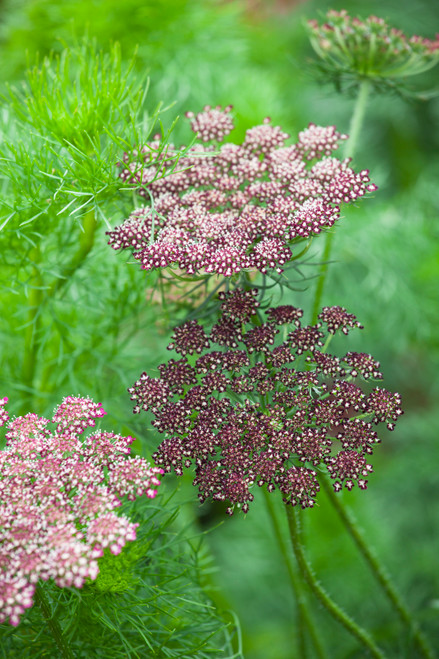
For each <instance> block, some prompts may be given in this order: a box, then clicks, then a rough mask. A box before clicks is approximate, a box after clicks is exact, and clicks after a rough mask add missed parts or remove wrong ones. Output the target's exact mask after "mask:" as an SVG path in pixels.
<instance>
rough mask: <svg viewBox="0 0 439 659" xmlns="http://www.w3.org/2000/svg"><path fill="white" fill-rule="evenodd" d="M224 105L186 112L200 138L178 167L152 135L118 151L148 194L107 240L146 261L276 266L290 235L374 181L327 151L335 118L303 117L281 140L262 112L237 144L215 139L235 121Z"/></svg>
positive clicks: (216, 267)
mask: <svg viewBox="0 0 439 659" xmlns="http://www.w3.org/2000/svg"><path fill="white" fill-rule="evenodd" d="M230 110H231V107H230V106H229V107H227V108H225V109H224V110H221V108H219V107H217V108H215V109H211V108H210V107H209V106H207V107H206V108H205V109H204V111H203V112H201V113H199V114H198V115H193V114H192V113H188V114H187V116H188V117H189V118H190V120H191V126H192V129H193V130H194V132H196V133H197V136H198V139H199V140H201V141H198V142H197V143H195V145H193V146H192V147H191V148H190V149H188V150H187V151H186V152H185V154H184V155H183V156H181V157H180V158H179V160H178V167H177V168H175V163H174V162H173V160H172V156H176V155H177V151H176V150H175V147H174V146H173V145H168V147H167V148H166V149H164V148H163V146H162V145H161V142H160V139H159V137H157V139H155V140H154V141H152V142H149V143H148V144H146V145H145V146H144V147H142V148H141V149H138V150H136V151H135V152H133V153H132V154H125V157H124V163H123V170H122V173H121V177H122V178H123V180H124V181H127V182H131V183H133V184H135V185H136V186H137V187H139V193H140V194H141V195H142V196H143V197H145V199H146V200H148V202H149V203H148V204H147V205H145V206H144V207H143V208H140V209H137V210H135V211H133V212H132V213H131V215H130V216H129V217H128V219H127V220H125V222H123V224H121V225H120V226H118V227H116V228H115V229H114V230H113V231H109V232H107V234H108V236H109V245H111V246H112V247H113V248H114V249H129V250H131V251H132V252H133V255H134V257H135V258H136V259H137V260H138V261H139V262H140V264H141V267H142V268H143V269H144V270H152V269H155V268H166V267H168V266H175V267H178V268H179V269H180V270H182V271H184V272H186V273H187V274H189V275H193V274H195V273H198V272H202V273H215V274H219V275H222V276H225V277H230V276H231V275H233V274H235V273H238V272H240V271H241V270H246V269H256V270H259V271H260V272H263V273H265V272H267V270H275V271H277V272H282V269H283V266H284V265H285V264H286V263H287V262H288V261H289V260H290V259H291V258H292V255H293V252H292V250H291V247H292V246H293V245H294V244H295V243H297V242H299V241H301V240H303V239H308V238H310V237H311V236H314V235H317V234H319V233H320V232H321V231H323V230H325V229H328V228H329V227H331V226H332V225H333V224H334V222H335V221H336V220H338V218H339V217H340V205H341V204H343V203H350V202H354V201H355V200H357V199H358V198H359V197H362V196H363V195H364V194H366V193H367V192H372V191H374V190H376V186H375V185H373V184H371V183H370V180H369V172H368V170H362V171H360V172H355V171H354V170H353V169H352V168H351V167H350V166H349V162H350V161H349V160H348V159H347V160H343V161H340V160H337V159H336V158H334V157H333V156H332V154H333V152H334V150H336V149H337V148H338V145H339V142H340V141H342V140H345V139H347V135H342V134H340V133H339V132H337V130H336V129H335V127H334V126H328V127H321V126H316V125H314V124H310V125H309V127H308V128H307V129H305V130H303V131H301V132H300V133H299V136H298V141H297V142H296V143H295V144H293V145H290V146H286V140H287V139H288V137H289V136H288V135H287V134H286V133H285V132H283V131H282V130H281V128H279V127H278V126H273V125H272V124H271V122H270V120H269V119H267V120H265V121H264V123H263V124H261V125H260V126H255V127H253V128H250V129H249V130H248V131H247V133H246V136H245V139H244V141H243V143H242V144H232V143H226V144H219V143H220V142H221V140H222V139H223V137H224V136H225V135H227V134H228V133H229V132H230V131H231V130H232V129H233V122H232V119H231V115H230ZM212 141H213V143H212ZM173 167H174V169H173ZM164 174H165V175H164Z"/></svg>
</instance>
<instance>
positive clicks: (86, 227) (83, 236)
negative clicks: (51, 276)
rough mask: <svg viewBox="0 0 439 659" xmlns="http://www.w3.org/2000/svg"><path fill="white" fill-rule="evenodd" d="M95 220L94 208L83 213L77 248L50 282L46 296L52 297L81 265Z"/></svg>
mask: <svg viewBox="0 0 439 659" xmlns="http://www.w3.org/2000/svg"><path fill="white" fill-rule="evenodd" d="M96 227H97V222H96V217H95V212H94V209H92V210H89V211H88V213H86V214H85V215H84V220H83V224H82V231H81V232H80V234H79V248H78V250H77V252H76V254H75V255H74V256H73V258H72V260H71V261H70V263H69V264H68V265H66V266H65V267H64V268H63V269H62V270H61V273H60V275H59V277H58V278H57V279H56V280H55V281H54V282H53V283H52V285H51V286H50V288H49V291H48V297H53V296H54V295H55V294H56V293H57V292H58V291H59V290H60V289H61V288H63V287H64V286H65V284H67V282H68V280H69V279H70V278H71V277H72V276H73V275H74V274H75V272H76V270H78V268H80V267H81V265H82V264H83V263H84V261H85V259H86V258H87V256H88V254H89V252H90V251H91V249H92V247H93V245H94V239H95V232H96Z"/></svg>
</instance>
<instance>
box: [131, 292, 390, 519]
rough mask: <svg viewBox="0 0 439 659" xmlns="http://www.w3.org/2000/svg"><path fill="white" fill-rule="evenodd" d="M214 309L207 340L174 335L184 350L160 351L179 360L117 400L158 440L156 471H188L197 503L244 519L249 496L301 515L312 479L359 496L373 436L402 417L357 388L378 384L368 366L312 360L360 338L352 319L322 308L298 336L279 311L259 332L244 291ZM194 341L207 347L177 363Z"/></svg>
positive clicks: (284, 310)
mask: <svg viewBox="0 0 439 659" xmlns="http://www.w3.org/2000/svg"><path fill="white" fill-rule="evenodd" d="M220 299H221V312H222V315H221V317H220V319H219V320H218V322H216V323H215V324H214V325H213V327H212V328H211V330H210V333H209V332H207V331H206V328H202V327H201V325H199V324H198V323H197V322H196V321H191V322H190V323H189V324H188V323H186V324H184V325H183V328H184V335H185V344H184V345H178V344H177V342H175V341H174V342H173V343H172V347H173V348H174V350H176V351H177V352H179V353H180V355H182V358H181V359H179V360H178V361H175V360H173V359H171V360H170V361H169V362H168V364H161V365H160V366H159V372H160V377H159V378H151V377H149V376H148V375H147V374H146V373H143V374H142V375H141V376H140V378H139V380H138V381H137V382H135V383H134V385H133V386H132V387H130V388H129V389H128V391H129V393H130V395H131V400H133V401H135V407H134V412H140V411H141V410H142V409H151V410H152V412H153V413H154V415H155V419H154V420H153V425H154V426H155V428H156V429H157V430H158V431H159V432H160V433H163V434H164V435H165V438H164V440H163V441H162V443H161V444H160V446H159V447H158V449H157V451H156V453H155V454H154V460H155V461H156V463H157V464H158V465H160V466H161V467H163V469H164V470H165V471H166V472H170V471H174V472H175V473H176V474H178V475H181V474H182V473H183V470H184V469H185V468H190V467H193V466H195V478H194V485H195V486H196V487H197V488H198V496H199V499H200V501H201V502H204V501H206V500H207V499H209V500H214V501H228V503H229V508H228V513H229V514H232V513H233V511H234V509H235V508H236V507H238V508H241V509H242V510H243V511H244V512H247V511H248V509H249V504H250V503H251V501H252V500H253V498H254V495H253V493H252V489H253V488H254V487H255V485H257V486H259V487H263V486H265V487H266V488H267V490H268V491H269V492H272V491H273V490H275V489H279V490H280V491H281V493H282V495H283V500H284V502H285V503H288V504H291V505H300V506H302V507H303V508H307V507H311V506H313V505H314V503H315V500H316V496H317V493H318V491H319V475H318V472H319V471H325V470H326V471H327V472H328V473H329V476H330V477H331V479H333V486H334V489H335V491H338V490H340V489H342V488H343V487H345V488H347V489H349V490H350V489H352V488H353V487H354V485H355V483H357V484H358V486H359V487H360V488H361V489H366V487H367V482H368V481H367V478H368V476H369V474H370V472H371V471H372V466H371V465H370V464H369V463H368V459H369V456H370V455H371V454H372V452H373V448H374V446H375V444H376V443H378V442H379V441H380V440H379V439H378V435H377V432H376V430H375V426H376V425H377V424H379V423H386V424H387V427H388V428H389V429H393V427H394V424H395V421H396V420H397V418H398V417H399V416H400V415H401V414H402V410H401V400H400V397H399V395H398V394H393V393H391V392H389V391H386V390H385V389H381V388H379V387H376V388H375V389H373V390H372V391H371V393H369V394H367V393H365V392H363V390H362V389H361V386H360V383H361V381H362V380H364V379H371V378H373V379H378V380H380V379H382V375H381V373H380V372H379V370H378V369H379V363H378V362H376V361H375V360H374V359H373V358H372V357H371V356H370V355H366V354H365V353H354V352H348V353H347V354H346V355H344V356H343V357H337V356H335V355H331V354H328V353H327V352H325V351H324V347H323V346H324V345H326V346H327V345H328V343H327V341H328V340H329V339H330V337H331V335H332V334H334V333H336V332H339V333H341V334H342V335H343V334H346V333H347V332H348V331H349V329H352V328H361V325H360V323H359V322H358V321H357V320H356V318H355V316H354V315H353V314H350V313H348V312H347V311H346V310H345V309H343V308H341V307H338V306H336V307H325V308H324V309H323V310H322V312H321V314H320V316H319V318H320V319H321V321H322V322H319V323H318V324H317V325H315V326H310V327H309V326H302V324H301V318H302V315H303V312H302V310H301V309H298V308H296V307H293V306H288V305H283V306H280V307H274V308H270V309H267V310H266V311H265V315H266V317H267V322H264V320H263V318H261V315H260V312H259V310H258V308H257V307H258V305H257V303H256V301H255V296H254V291H244V290H242V289H239V288H237V289H235V290H234V291H233V292H227V293H221V294H220ZM218 328H219V329H218ZM200 329H203V339H204V336H206V337H207V340H208V342H206V343H205V345H201V344H199V345H200V353H201V354H199V353H198V354H194V355H191V356H190V357H186V354H187V350H186V343H187V341H189V338H190V336H189V335H190V333H192V334H193V337H194V342H197V341H198V337H199V336H200ZM177 334H178V331H177V330H176V331H175V334H174V336H176V335H177ZM209 345H210V347H209ZM293 365H294V366H293ZM157 391H160V392H161V396H157V394H156V392H157ZM145 401H147V403H146V406H145ZM149 401H154V406H153V405H152V404H151V403H149Z"/></svg>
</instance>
